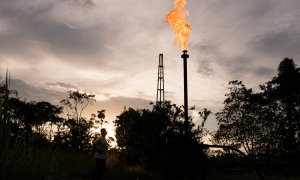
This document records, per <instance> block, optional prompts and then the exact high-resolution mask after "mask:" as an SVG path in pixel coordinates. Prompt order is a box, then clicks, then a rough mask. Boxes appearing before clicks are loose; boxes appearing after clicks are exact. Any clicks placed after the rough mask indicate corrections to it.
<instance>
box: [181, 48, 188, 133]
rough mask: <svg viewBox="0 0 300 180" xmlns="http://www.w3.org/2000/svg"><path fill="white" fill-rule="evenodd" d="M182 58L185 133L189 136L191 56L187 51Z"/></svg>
mask: <svg viewBox="0 0 300 180" xmlns="http://www.w3.org/2000/svg"><path fill="white" fill-rule="evenodd" d="M182 52H183V54H182V55H181V58H182V59H183V79H184V132H185V134H186V135H187V132H188V125H189V123H188V120H189V117H188V86H187V59H188V58H189V55H188V54H187V52H188V51H187V50H184V51H182Z"/></svg>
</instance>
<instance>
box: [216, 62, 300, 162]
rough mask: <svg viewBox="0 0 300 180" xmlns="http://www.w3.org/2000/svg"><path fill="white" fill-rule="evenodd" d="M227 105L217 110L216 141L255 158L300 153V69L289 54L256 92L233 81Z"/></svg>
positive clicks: (293, 155) (294, 157)
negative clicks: (270, 78) (276, 71)
mask: <svg viewBox="0 0 300 180" xmlns="http://www.w3.org/2000/svg"><path fill="white" fill-rule="evenodd" d="M229 85H230V87H229V93H227V94H226V95H225V96H226V99H225V100H224V102H223V104H224V107H223V109H222V110H221V111H220V112H218V113H216V118H217V121H218V124H219V128H218V130H217V132H216V133H215V135H214V140H215V143H216V144H225V145H230V146H234V147H237V148H240V149H242V150H243V151H245V152H246V153H247V155H248V156H250V157H253V158H259V157H264V158H271V159H272V158H273V159H274V157H280V156H281V157H287V156H289V157H290V159H291V161H294V162H296V161H298V160H299V158H300V156H299V153H300V69H299V68H297V66H296V65H295V64H294V61H293V60H292V59H289V58H285V59H284V60H283V61H282V62H281V63H280V64H279V66H278V75H277V76H275V77H274V78H273V79H272V80H270V81H268V82H266V83H264V84H262V85H260V86H259V88H260V91H259V92H254V91H253V90H252V89H251V88H247V87H246V86H245V85H244V84H243V83H242V82H241V81H238V80H236V81H231V82H229Z"/></svg>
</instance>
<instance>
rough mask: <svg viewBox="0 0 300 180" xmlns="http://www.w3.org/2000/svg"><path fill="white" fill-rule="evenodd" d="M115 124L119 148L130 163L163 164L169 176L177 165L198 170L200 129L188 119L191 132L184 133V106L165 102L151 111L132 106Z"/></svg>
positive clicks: (189, 169) (149, 165) (184, 172)
mask: <svg viewBox="0 0 300 180" xmlns="http://www.w3.org/2000/svg"><path fill="white" fill-rule="evenodd" d="M114 123H115V126H116V138H117V143H118V147H119V148H120V153H121V155H122V157H123V158H124V160H126V162H127V163H129V164H137V165H142V166H145V167H160V170H163V171H164V172H166V173H167V174H169V175H170V174H172V173H171V172H172V171H177V168H180V169H181V171H177V172H178V173H179V172H182V173H183V174H192V173H187V172H188V171H190V172H192V171H193V172H196V171H197V170H199V165H200V164H199V159H200V158H202V157H203V154H202V149H201V148H200V146H199V142H198V140H199V137H201V135H200V132H201V131H200V130H199V128H195V124H194V123H193V122H192V120H191V118H189V121H188V125H189V126H188V127H189V128H188V129H189V131H188V133H187V134H184V133H183V127H184V112H183V107H177V106H176V105H175V104H171V102H165V103H163V104H158V105H154V106H153V108H152V110H148V109H133V108H129V109H128V110H124V111H123V112H122V113H121V114H120V115H119V116H118V117H117V120H115V122H114ZM183 154H184V156H183ZM187 161H188V162H187ZM166 168H167V169H166ZM196 169H197V170H196ZM173 174H174V173H173ZM175 174H176V173H175Z"/></svg>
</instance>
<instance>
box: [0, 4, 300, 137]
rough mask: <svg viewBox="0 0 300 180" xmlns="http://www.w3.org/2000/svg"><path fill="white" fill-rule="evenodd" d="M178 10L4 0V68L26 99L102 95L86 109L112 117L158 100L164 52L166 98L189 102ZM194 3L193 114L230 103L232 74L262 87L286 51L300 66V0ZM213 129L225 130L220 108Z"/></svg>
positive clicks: (0, 43) (0, 10)
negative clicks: (174, 20)
mask: <svg viewBox="0 0 300 180" xmlns="http://www.w3.org/2000/svg"><path fill="white" fill-rule="evenodd" d="M172 8H173V1H172V0H48V1H47V0H0V76H1V77H2V79H3V77H4V75H5V71H6V69H9V72H10V73H11V87H12V88H13V89H16V90H18V92H19V96H21V97H22V98H26V99H27V100H35V101H42V100H46V101H51V102H52V103H54V104H58V102H59V101H60V100H62V99H63V98H65V97H66V96H67V93H66V91H67V90H69V89H73V90H77V89H78V90H81V91H84V92H87V93H92V94H95V95H96V99H97V103H95V104H94V106H93V107H90V108H89V110H88V111H87V113H86V114H90V113H92V112H96V110H100V109H105V110H106V115H107V118H106V120H108V121H110V122H111V121H113V120H115V117H116V116H117V115H119V114H120V113H121V111H122V110H123V108H124V106H126V107H134V108H149V107H150V106H149V102H150V101H155V99H156V88H157V87H156V86H157V71H158V69H157V66H158V57H159V54H160V53H163V54H164V66H165V97H166V99H167V100H171V101H172V102H173V103H176V104H177V105H182V104H183V72H182V71H183V65H182V59H181V58H180V56H181V54H182V53H181V51H180V50H179V49H178V47H177V44H175V43H174V36H173V31H172V30H171V29H170V27H169V26H168V25H167V24H166V22H165V19H164V18H165V16H166V14H167V13H168V12H169V11H170V10H171V9H172ZM185 9H186V10H188V11H189V13H190V14H189V16H188V18H187V21H188V22H189V23H190V24H191V26H192V32H191V35H190V38H189V45H188V51H189V55H190V58H189V59H188V90H189V105H190V106H193V105H195V107H196V109H195V111H194V114H196V113H195V112H197V111H200V110H202V109H203V108H204V107H206V108H208V109H210V110H212V111H213V113H216V112H217V111H218V110H219V109H220V108H222V102H223V100H224V94H225V93H226V92H228V91H227V87H228V81H230V80H236V79H238V80H241V81H243V82H244V84H245V85H246V86H247V87H248V88H250V87H251V88H254V89H255V90H257V89H258V85H259V84H262V83H264V82H266V81H268V80H271V78H272V77H274V76H276V75H277V70H276V69H277V66H278V64H279V63H280V61H281V60H282V59H283V58H285V57H292V58H293V59H294V61H295V63H296V64H297V65H300V21H299V17H300V1H299V0H251V1H245V0H187V4H186V6H185ZM195 122H196V123H199V122H200V120H199V119H198V118H197V117H195ZM112 126H113V123H112V122H111V123H110V128H111V127H112ZM206 127H207V128H208V129H210V130H215V129H216V127H217V126H216V122H215V119H214V116H211V118H210V119H209V121H208V122H207V124H206ZM111 133H112V131H111Z"/></svg>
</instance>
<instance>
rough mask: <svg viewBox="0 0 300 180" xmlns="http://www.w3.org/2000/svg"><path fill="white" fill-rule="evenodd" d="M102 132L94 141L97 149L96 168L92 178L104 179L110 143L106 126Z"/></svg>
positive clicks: (96, 179) (93, 179)
mask: <svg viewBox="0 0 300 180" xmlns="http://www.w3.org/2000/svg"><path fill="white" fill-rule="evenodd" d="M100 133H101V136H99V137H97V138H95V139H94V141H93V147H94V149H95V169H94V174H93V178H92V180H101V179H102V177H103V172H104V169H105V165H106V159H107V156H108V143H107V141H106V138H105V136H106V135H107V131H106V129H105V128H102V129H101V130H100Z"/></svg>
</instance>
